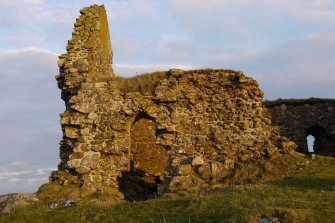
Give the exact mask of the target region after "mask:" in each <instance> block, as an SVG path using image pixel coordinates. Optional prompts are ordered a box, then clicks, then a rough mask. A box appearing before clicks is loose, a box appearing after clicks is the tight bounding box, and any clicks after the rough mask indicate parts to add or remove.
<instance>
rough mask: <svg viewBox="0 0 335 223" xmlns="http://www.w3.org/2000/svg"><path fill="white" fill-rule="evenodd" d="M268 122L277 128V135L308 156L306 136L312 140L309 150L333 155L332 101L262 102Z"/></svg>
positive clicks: (334, 109)
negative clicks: (270, 121) (313, 139)
mask: <svg viewBox="0 0 335 223" xmlns="http://www.w3.org/2000/svg"><path fill="white" fill-rule="evenodd" d="M264 104H265V106H266V107H267V108H268V109H269V110H270V113H271V116H272V122H273V124H274V125H277V126H280V134H281V135H282V136H286V137H288V138H290V139H291V140H292V141H294V142H295V143H296V144H297V145H298V150H299V151H300V152H304V153H308V152H309V151H308V146H307V140H306V138H307V136H308V135H312V136H313V137H314V138H315V141H314V146H313V150H314V153H316V154H320V155H331V156H335V100H333V99H319V98H311V99H287V100H277V101H271V102H265V103H264Z"/></svg>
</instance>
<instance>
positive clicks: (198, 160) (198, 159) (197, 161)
mask: <svg viewBox="0 0 335 223" xmlns="http://www.w3.org/2000/svg"><path fill="white" fill-rule="evenodd" d="M204 163H205V162H204V160H203V159H202V158H201V157H200V156H196V157H194V159H193V161H192V166H200V165H202V164H204Z"/></svg>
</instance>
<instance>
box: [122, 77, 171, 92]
mask: <svg viewBox="0 0 335 223" xmlns="http://www.w3.org/2000/svg"><path fill="white" fill-rule="evenodd" d="M167 74H168V72H165V71H162V72H154V73H150V74H142V75H137V76H134V77H131V78H125V77H120V76H117V77H116V78H117V83H118V87H119V89H120V91H121V92H123V93H130V92H140V93H142V94H143V95H147V94H149V95H152V94H154V91H155V89H156V87H157V86H158V84H159V81H160V80H162V79H165V78H167Z"/></svg>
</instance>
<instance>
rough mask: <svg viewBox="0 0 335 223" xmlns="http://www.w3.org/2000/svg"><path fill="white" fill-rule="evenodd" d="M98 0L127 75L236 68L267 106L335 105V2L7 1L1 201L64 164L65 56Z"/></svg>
mask: <svg viewBox="0 0 335 223" xmlns="http://www.w3.org/2000/svg"><path fill="white" fill-rule="evenodd" d="M94 3H96V4H105V5H106V8H107V14H108V17H109V26H110V33H111V39H112V46H113V51H114V65H113V66H114V69H115V71H116V73H117V74H119V75H124V76H131V75H134V74H140V73H144V72H148V71H156V70H167V69H170V68H183V69H198V68H223V69H236V70H242V71H244V73H245V74H247V75H248V76H251V77H253V78H255V79H256V80H257V81H258V82H259V84H260V87H261V89H262V90H263V91H264V92H265V98H266V99H277V98H308V97H324V98H335V90H334V85H335V63H334V59H335V29H334V28H335V2H334V1H332V0H272V1H269V0H253V1H251V0H164V1H163V0H110V1H88V0H87V1H86V0H85V1H83V0H81V1H79V0H72V1H68V0H58V1H55V0H48V1H47V0H16V1H7V0H0V26H1V31H0V94H1V95H2V97H0V123H1V125H0V133H1V136H0V151H1V155H0V194H3V193H10V192H19V191H26V192H32V191H36V189H37V187H38V186H39V185H40V184H41V183H42V182H46V181H47V177H48V175H49V172H50V170H52V169H55V168H56V167H57V165H58V163H59V159H58V147H59V146H58V142H59V140H60V139H61V137H62V136H61V128H60V125H59V123H58V121H59V117H58V114H59V113H61V112H62V111H63V110H64V103H63V102H62V100H61V99H60V90H59V89H58V88H57V84H56V81H55V80H54V76H55V75H56V74H57V72H58V71H57V69H58V68H57V65H56V61H57V55H59V54H61V53H65V46H66V43H67V40H68V39H70V38H71V32H72V29H73V23H74V21H75V18H76V17H78V16H79V10H80V9H81V8H82V7H84V6H88V5H91V4H94Z"/></svg>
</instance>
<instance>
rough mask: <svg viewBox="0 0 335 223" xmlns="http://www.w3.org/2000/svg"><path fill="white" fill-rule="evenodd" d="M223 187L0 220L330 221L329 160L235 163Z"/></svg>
mask: <svg viewBox="0 0 335 223" xmlns="http://www.w3.org/2000/svg"><path fill="white" fill-rule="evenodd" d="M226 184H227V185H226V186H227V188H226V189H223V190H221V191H218V192H212V193H209V194H200V193H199V194H192V195H191V196H190V195H189V196H186V197H183V198H173V199H172V198H162V199H159V200H150V201H141V202H121V203H114V204H113V203H107V202H100V201H90V202H83V203H81V204H79V205H78V206H76V207H73V208H63V209H57V210H50V209H48V208H47V205H46V204H45V203H39V204H34V205H31V206H28V207H23V208H17V209H16V210H15V211H14V212H13V213H11V214H10V215H4V216H0V222H164V223H165V222H259V219H261V218H267V219H275V218H277V219H279V221H280V222H294V223H296V222H335V158H331V157H321V156H317V157H316V158H315V159H311V158H310V157H308V156H305V155H302V154H294V155H282V156H280V157H277V158H276V159H274V160H271V161H267V160H262V161H259V162H252V163H247V164H241V165H240V167H239V168H238V170H237V171H236V172H235V174H234V176H232V177H231V179H230V180H229V181H227V183H226Z"/></svg>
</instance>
